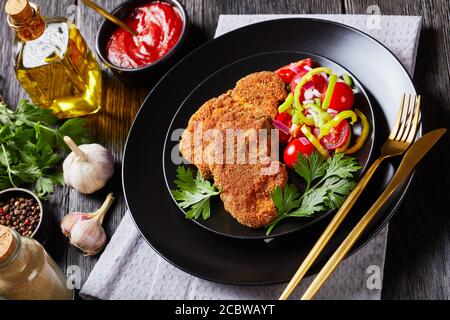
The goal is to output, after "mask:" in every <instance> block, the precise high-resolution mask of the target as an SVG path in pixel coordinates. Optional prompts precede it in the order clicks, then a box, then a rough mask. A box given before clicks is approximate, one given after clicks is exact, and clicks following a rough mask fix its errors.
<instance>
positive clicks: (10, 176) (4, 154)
mask: <svg viewBox="0 0 450 320" xmlns="http://www.w3.org/2000/svg"><path fill="white" fill-rule="evenodd" d="M0 144H1V146H2V150H3V156H4V157H5V162H6V169H7V170H8V177H9V181H10V182H11V185H12V186H13V187H14V188H17V186H16V184H15V183H14V180H13V178H12V175H11V167H10V166H9V159H8V154H7V153H6V149H5V146H4V145H3V143H0Z"/></svg>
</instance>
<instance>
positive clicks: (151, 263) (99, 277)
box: [81, 15, 422, 300]
mask: <svg viewBox="0 0 450 320" xmlns="http://www.w3.org/2000/svg"><path fill="white" fill-rule="evenodd" d="M296 16H306V15H222V16H220V18H219V23H218V26H217V30H216V37H217V36H220V35H222V34H224V33H226V32H229V31H231V30H234V29H236V28H239V27H242V26H245V25H248V24H251V23H255V22H260V21H265V20H270V19H279V18H291V17H296ZM307 17H314V18H321V19H327V20H332V21H337V22H341V23H343V24H347V25H350V26H352V27H355V28H357V29H359V30H362V31H364V32H367V33H369V34H371V35H372V36H373V37H375V38H376V39H378V40H379V41H380V42H382V43H383V44H384V45H386V46H387V47H388V48H389V49H390V50H391V51H392V52H393V53H394V54H395V55H396V56H397V57H398V58H399V59H400V61H401V62H402V63H403V64H404V66H405V67H406V68H407V70H408V71H409V72H410V73H411V74H412V73H413V71H414V65H415V60H416V54H417V47H418V42H419V35H420V29H421V21H422V20H421V17H408V16H367V15H307ZM387 229H388V227H386V228H385V229H384V230H383V231H382V232H380V233H379V234H378V235H377V236H376V237H375V238H374V239H373V240H372V241H371V242H370V243H368V244H367V245H366V246H365V247H364V248H362V249H361V250H359V251H358V252H357V253H356V254H354V255H353V256H351V257H350V258H348V259H346V260H345V261H344V262H343V263H342V264H341V265H340V266H339V267H338V269H337V270H336V272H335V273H334V274H333V275H332V276H331V278H330V280H329V281H328V282H327V283H326V284H325V286H324V287H323V288H322V289H321V291H320V292H319V293H318V295H317V296H316V298H317V299H374V300H375V299H380V296H381V283H382V277H383V268H384V259H385V251H386V241H387V233H388V230H387ZM377 275H379V277H377ZM311 281H312V278H311V277H310V278H307V279H305V280H304V281H303V282H302V283H301V285H300V286H299V288H297V290H296V291H295V292H294V294H293V295H292V298H299V297H300V296H301V293H302V292H304V290H305V289H306V287H307V286H308V285H309V284H310V283H311ZM284 287H285V285H272V286H264V287H241V286H230V285H223V284H217V283H213V282H209V281H206V280H202V279H199V278H197V277H194V276H191V275H189V274H187V273H185V272H183V271H181V270H179V269H177V268H176V267H174V266H172V265H171V264H170V263H168V262H167V261H166V260H164V259H163V258H161V257H160V256H159V255H158V254H157V253H156V252H155V251H154V250H153V249H152V248H151V247H150V246H149V245H148V244H147V243H146V242H145V240H144V239H143V238H142V237H141V235H140V233H139V231H138V230H137V229H136V227H135V225H134V223H133V221H132V218H131V216H130V213H129V212H127V213H126V214H125V216H124V218H123V219H122V221H121V223H120V225H119V227H118V228H117V230H116V232H115V234H114V235H113V236H112V238H111V241H110V242H109V244H108V245H107V247H106V249H105V251H104V252H103V254H102V255H101V257H100V259H99V261H98V262H97V264H96V265H95V267H94V269H93V270H92V273H91V274H90V276H89V278H88V279H87V281H86V283H85V284H84V286H83V288H82V290H81V296H82V297H83V298H87V299H195V300H201V299H224V300H228V299H261V300H264V299H277V298H278V297H279V295H280V294H281V292H282V290H283V288H284Z"/></svg>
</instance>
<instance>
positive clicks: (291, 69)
mask: <svg viewBox="0 0 450 320" xmlns="http://www.w3.org/2000/svg"><path fill="white" fill-rule="evenodd" d="M275 72H276V74H277V75H278V76H279V77H280V79H281V80H283V82H284V83H285V84H286V87H287V90H288V91H289V95H288V97H287V98H286V101H285V102H284V103H283V104H282V105H280V106H279V108H278V115H277V116H276V117H275V119H274V121H273V124H274V126H275V127H276V128H277V129H278V130H279V137H280V142H281V143H282V144H284V145H286V147H285V149H284V162H285V164H286V165H287V166H288V167H290V168H293V166H294V163H295V162H296V160H297V155H298V153H299V152H301V153H302V154H303V155H305V156H309V155H310V154H311V153H313V152H315V151H317V152H319V153H320V154H321V155H322V156H323V157H325V158H328V157H329V156H332V155H333V154H335V153H345V154H354V153H355V152H357V151H359V150H360V149H361V148H362V147H363V145H364V143H365V142H366V140H367V138H368V136H369V131H370V125H369V122H368V120H367V118H366V116H365V115H364V114H363V113H362V112H361V111H360V110H358V109H357V108H356V107H355V105H354V104H355V94H356V93H357V90H356V89H355V87H354V82H353V80H352V78H351V77H350V76H349V75H346V74H345V75H342V76H338V75H336V74H334V73H333V71H332V70H331V69H330V68H325V67H321V66H319V65H317V64H316V63H315V62H314V61H313V60H311V59H305V60H301V61H298V62H295V63H291V64H289V65H287V66H284V67H282V68H280V69H278V70H277V71H275Z"/></svg>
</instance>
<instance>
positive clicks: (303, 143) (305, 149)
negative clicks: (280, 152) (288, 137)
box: [283, 137, 316, 168]
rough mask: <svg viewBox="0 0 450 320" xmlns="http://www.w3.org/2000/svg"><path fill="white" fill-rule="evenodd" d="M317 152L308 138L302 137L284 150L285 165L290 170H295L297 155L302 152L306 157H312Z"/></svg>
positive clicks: (290, 143)
mask: <svg viewBox="0 0 450 320" xmlns="http://www.w3.org/2000/svg"><path fill="white" fill-rule="evenodd" d="M315 150H316V148H315V147H314V145H313V144H312V143H311V142H310V141H309V140H308V139H306V137H300V138H297V139H294V140H292V141H291V142H289V144H288V145H287V147H286V149H284V157H283V158H284V163H285V164H286V165H287V166H288V167H289V168H294V163H296V162H297V155H298V153H299V152H301V153H302V154H303V155H304V156H307V157H308V156H310V155H311V153H313V152H314V151H315Z"/></svg>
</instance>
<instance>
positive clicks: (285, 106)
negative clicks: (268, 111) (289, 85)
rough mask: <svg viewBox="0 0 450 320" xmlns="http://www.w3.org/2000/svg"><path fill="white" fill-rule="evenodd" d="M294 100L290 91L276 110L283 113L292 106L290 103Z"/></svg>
mask: <svg viewBox="0 0 450 320" xmlns="http://www.w3.org/2000/svg"><path fill="white" fill-rule="evenodd" d="M293 102H294V95H293V94H292V92H291V93H290V94H289V95H288V96H287V98H286V100H285V101H284V102H283V104H282V105H281V106H279V107H278V112H279V113H283V112H286V111H288V110H289V109H290V108H291V107H292V103H293Z"/></svg>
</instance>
